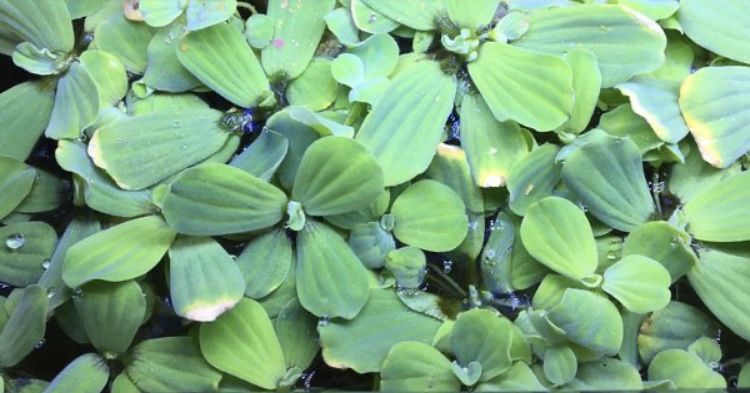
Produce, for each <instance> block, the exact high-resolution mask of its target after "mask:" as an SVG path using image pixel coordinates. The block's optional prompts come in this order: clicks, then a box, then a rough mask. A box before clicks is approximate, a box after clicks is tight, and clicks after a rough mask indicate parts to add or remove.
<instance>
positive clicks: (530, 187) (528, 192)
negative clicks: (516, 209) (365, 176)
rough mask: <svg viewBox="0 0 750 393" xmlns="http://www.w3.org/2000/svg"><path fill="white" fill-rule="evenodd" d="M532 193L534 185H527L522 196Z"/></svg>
mask: <svg viewBox="0 0 750 393" xmlns="http://www.w3.org/2000/svg"><path fill="white" fill-rule="evenodd" d="M532 191H534V185H533V184H529V185H528V186H526V189H525V190H524V191H523V194H524V195H529V194H531V192H532Z"/></svg>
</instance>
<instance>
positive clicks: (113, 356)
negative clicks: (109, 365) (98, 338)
mask: <svg viewBox="0 0 750 393" xmlns="http://www.w3.org/2000/svg"><path fill="white" fill-rule="evenodd" d="M102 355H104V358H105V359H107V360H114V359H117V354H116V353H114V352H110V351H104V353H103V354H102Z"/></svg>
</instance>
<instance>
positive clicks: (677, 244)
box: [669, 236, 680, 248]
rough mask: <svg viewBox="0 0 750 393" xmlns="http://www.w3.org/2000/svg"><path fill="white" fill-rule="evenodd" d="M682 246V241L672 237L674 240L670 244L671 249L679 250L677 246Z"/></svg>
mask: <svg viewBox="0 0 750 393" xmlns="http://www.w3.org/2000/svg"><path fill="white" fill-rule="evenodd" d="M679 245H680V239H678V238H677V237H676V236H675V237H672V240H671V241H670V242H669V247H672V248H677V246H679Z"/></svg>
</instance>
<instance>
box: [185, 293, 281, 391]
mask: <svg viewBox="0 0 750 393" xmlns="http://www.w3.org/2000/svg"><path fill="white" fill-rule="evenodd" d="M200 346H201V352H202V353H203V356H204V357H205V358H206V360H207V361H208V363H210V364H211V365H212V366H214V367H216V368H217V369H219V370H221V371H223V372H225V373H227V374H230V375H232V376H235V377H237V378H240V379H242V380H244V381H247V382H250V383H251V384H253V385H256V386H258V387H261V388H264V389H269V390H270V389H276V386H277V384H278V382H279V380H280V379H281V378H282V377H283V376H284V374H285V373H286V366H285V364H284V354H283V352H282V351H281V346H280V345H279V340H278V339H277V338H276V333H275V332H274V330H273V325H272V324H271V320H270V319H269V318H268V314H266V312H265V311H264V310H263V307H262V306H261V305H260V304H259V303H258V302H256V301H254V300H251V299H242V300H241V301H240V302H239V303H237V305H236V306H235V307H234V308H233V309H232V310H230V311H229V312H226V313H224V314H223V315H222V316H221V317H219V318H218V319H217V320H215V321H213V322H208V323H203V324H201V327H200Z"/></svg>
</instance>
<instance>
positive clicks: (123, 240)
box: [63, 216, 175, 288]
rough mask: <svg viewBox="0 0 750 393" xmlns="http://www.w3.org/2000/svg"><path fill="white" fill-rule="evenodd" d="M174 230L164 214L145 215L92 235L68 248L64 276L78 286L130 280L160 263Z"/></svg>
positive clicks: (68, 281) (70, 283)
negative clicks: (162, 216)
mask: <svg viewBox="0 0 750 393" xmlns="http://www.w3.org/2000/svg"><path fill="white" fill-rule="evenodd" d="M174 237H175V233H174V231H172V230H171V229H170V228H169V227H168V226H167V224H166V223H165V222H164V221H162V219H161V218H159V217H156V216H146V217H142V218H137V219H134V220H130V221H127V222H124V223H122V224H119V225H116V226H113V227H111V228H109V229H107V230H106V231H103V232H99V233H97V234H95V235H92V236H89V237H87V238H86V239H84V240H81V241H80V242H78V243H76V244H75V245H74V246H73V247H71V248H70V249H69V250H68V253H67V254H66V256H65V262H64V268H63V280H64V281H65V283H66V284H68V286H69V287H71V288H76V287H78V286H80V285H82V284H85V283H87V282H89V281H92V280H103V281H110V282H120V281H127V280H130V279H133V278H136V277H138V276H141V275H143V274H145V273H147V272H148V271H149V270H151V269H152V268H153V267H154V266H156V264H158V263H159V261H160V260H161V258H162V256H164V254H166V252H167V249H168V248H169V245H170V244H171V243H172V240H174Z"/></svg>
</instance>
